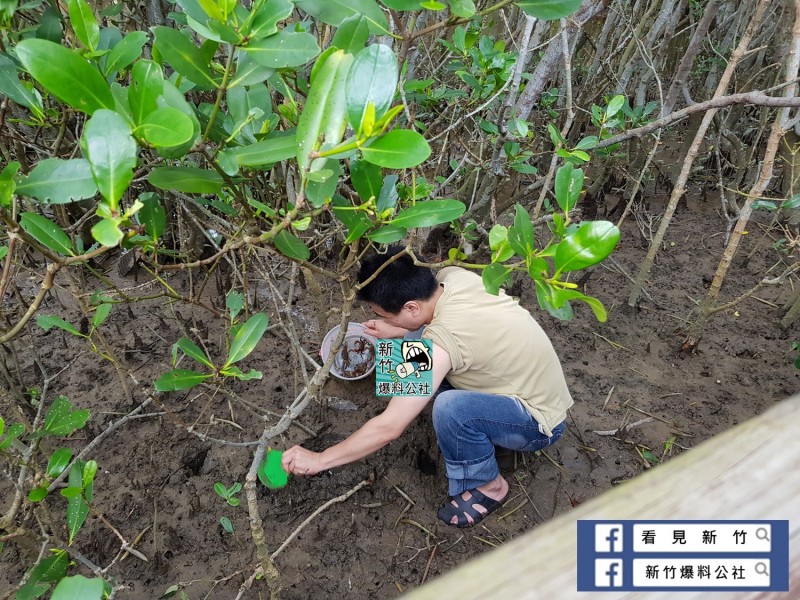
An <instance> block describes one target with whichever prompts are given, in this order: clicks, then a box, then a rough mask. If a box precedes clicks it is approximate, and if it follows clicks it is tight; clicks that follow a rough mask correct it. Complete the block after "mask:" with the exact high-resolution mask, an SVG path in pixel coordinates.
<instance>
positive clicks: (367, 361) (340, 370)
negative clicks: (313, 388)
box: [320, 323, 376, 381]
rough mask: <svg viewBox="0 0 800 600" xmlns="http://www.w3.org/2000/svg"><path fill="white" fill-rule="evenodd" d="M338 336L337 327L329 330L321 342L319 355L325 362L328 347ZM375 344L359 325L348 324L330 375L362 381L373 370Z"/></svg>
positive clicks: (328, 350)
mask: <svg viewBox="0 0 800 600" xmlns="http://www.w3.org/2000/svg"><path fill="white" fill-rule="evenodd" d="M338 334H339V326H338V325H337V326H336V327H334V328H333V329H331V330H330V331H329V332H328V334H327V335H326V336H325V340H323V342H322V349H321V351H320V355H321V356H322V359H323V360H326V359H327V357H328V353H329V352H330V347H331V345H332V343H333V341H334V340H335V339H336V336H337V335H338ZM375 343H376V340H375V338H373V337H372V336H371V335H368V334H366V333H364V326H363V325H361V324H360V323H350V325H349V326H348V328H347V333H346V334H345V338H344V341H343V342H342V346H341V347H340V348H339V351H338V352H337V353H336V356H334V358H333V365H331V374H333V375H335V376H336V377H338V378H339V379H344V380H348V381H352V380H355V379H362V378H364V377H366V376H367V375H369V374H370V373H372V371H374V370H375Z"/></svg>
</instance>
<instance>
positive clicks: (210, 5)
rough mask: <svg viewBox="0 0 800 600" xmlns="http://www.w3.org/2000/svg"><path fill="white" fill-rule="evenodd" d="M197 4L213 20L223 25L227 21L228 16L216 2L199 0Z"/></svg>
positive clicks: (213, 0)
mask: <svg viewBox="0 0 800 600" xmlns="http://www.w3.org/2000/svg"><path fill="white" fill-rule="evenodd" d="M197 3H198V4H199V5H200V6H201V7H202V8H203V10H204V11H205V13H206V14H207V15H208V16H209V17H211V18H212V19H216V20H217V21H220V22H221V23H224V22H225V21H226V20H227V16H226V15H225V14H224V13H223V12H222V10H221V9H220V7H219V5H218V4H217V2H216V0H197Z"/></svg>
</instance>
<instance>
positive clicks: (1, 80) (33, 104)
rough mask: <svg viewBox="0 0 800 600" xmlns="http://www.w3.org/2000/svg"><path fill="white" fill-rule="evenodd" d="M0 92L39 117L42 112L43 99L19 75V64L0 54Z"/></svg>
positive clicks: (42, 114)
mask: <svg viewBox="0 0 800 600" xmlns="http://www.w3.org/2000/svg"><path fill="white" fill-rule="evenodd" d="M0 94H3V95H5V96H8V97H9V98H11V99H12V100H13V101H14V102H16V103H17V104H20V105H21V106H26V107H27V108H29V109H31V111H32V112H33V113H34V115H36V116H37V117H39V118H42V117H43V116H44V113H43V112H42V99H41V98H40V97H39V94H38V93H37V92H35V91H31V90H29V89H28V88H27V87H25V86H24V85H23V84H22V82H21V81H20V80H19V77H18V76H17V65H16V64H14V61H13V60H11V59H10V58H8V57H7V56H3V55H0Z"/></svg>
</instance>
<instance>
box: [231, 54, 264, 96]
mask: <svg viewBox="0 0 800 600" xmlns="http://www.w3.org/2000/svg"><path fill="white" fill-rule="evenodd" d="M274 73H275V69H269V68H267V67H265V66H264V65H260V64H258V63H257V62H256V61H254V60H253V58H252V57H251V56H250V55H249V54H248V53H247V52H245V51H244V50H241V49H239V50H237V51H236V73H235V74H234V75H232V76H231V80H230V83H228V89H229V90H230V89H233V88H235V87H236V86H240V85H254V84H256V83H261V82H263V81H266V80H267V79H269V78H270V77H272V75H273V74H274Z"/></svg>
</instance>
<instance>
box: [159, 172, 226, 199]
mask: <svg viewBox="0 0 800 600" xmlns="http://www.w3.org/2000/svg"><path fill="white" fill-rule="evenodd" d="M147 181H148V182H150V184H151V185H153V186H155V187H157V188H159V189H162V190H177V191H179V192H184V193H185V194H218V193H219V192H220V191H221V190H222V185H223V183H224V182H223V180H222V176H221V175H220V174H219V173H217V172H216V171H209V170H206V169H199V168H197V167H159V168H157V169H153V170H152V171H150V174H149V175H148V176H147Z"/></svg>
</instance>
